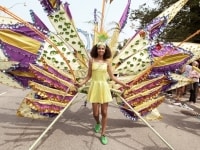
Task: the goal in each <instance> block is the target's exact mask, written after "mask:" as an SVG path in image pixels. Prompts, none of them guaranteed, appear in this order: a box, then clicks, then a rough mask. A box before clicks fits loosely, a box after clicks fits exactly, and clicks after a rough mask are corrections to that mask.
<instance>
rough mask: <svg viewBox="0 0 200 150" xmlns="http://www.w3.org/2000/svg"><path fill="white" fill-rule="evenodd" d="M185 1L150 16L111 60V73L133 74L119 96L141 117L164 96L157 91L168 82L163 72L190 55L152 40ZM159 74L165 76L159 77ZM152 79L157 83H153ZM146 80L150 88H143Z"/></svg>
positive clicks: (130, 114)
mask: <svg viewBox="0 0 200 150" xmlns="http://www.w3.org/2000/svg"><path fill="white" fill-rule="evenodd" d="M186 2H187V0H186V1H185V0H179V1H178V2H177V3H175V4H173V5H172V6H171V7H169V8H168V9H166V10H165V11H164V12H163V13H161V14H160V15H158V16H157V17H156V18H155V19H153V20H152V21H151V22H150V23H149V24H148V25H147V26H146V27H145V28H144V29H143V30H139V31H138V32H137V33H136V34H135V35H134V36H133V37H132V38H131V39H129V41H128V42H127V44H126V45H125V47H124V48H123V49H122V51H121V52H120V53H119V55H118V56H116V57H115V58H114V59H113V61H112V62H113V66H114V68H115V73H117V74H120V75H121V76H126V75H127V74H128V75H131V74H135V77H133V78H132V81H129V82H127V83H128V84H129V85H131V87H132V88H131V89H129V90H127V91H125V92H124V93H123V98H124V99H125V100H126V101H127V102H128V103H129V104H130V105H131V106H132V107H133V108H134V109H135V110H136V111H137V112H139V113H140V114H141V115H142V116H145V115H147V114H148V113H149V112H151V111H152V110H153V109H154V108H156V107H158V105H159V104H161V103H162V102H163V100H164V97H163V96H161V95H160V93H161V91H163V90H164V87H166V86H168V85H169V84H170V80H169V76H168V75H167V72H171V71H174V70H175V69H178V68H180V67H181V66H182V65H183V64H185V63H186V62H187V61H188V60H189V59H191V58H192V56H193V54H192V53H190V52H188V51H186V50H184V49H182V48H180V47H176V46H174V45H173V44H171V43H156V44H153V43H152V41H154V40H156V38H157V36H158V35H159V34H161V33H162V32H163V30H164V28H165V27H166V26H167V24H168V23H169V22H170V21H171V20H172V19H173V18H174V17H175V15H176V14H177V12H178V11H179V10H180V9H181V8H182V7H183V6H184V4H185V3H186ZM163 75H164V76H165V77H162V76H163ZM170 77H171V78H173V76H170ZM160 78H161V79H160ZM152 79H155V80H158V81H160V83H159V82H156V83H158V84H156V83H155V81H154V80H152ZM146 83H150V84H152V85H154V87H151V88H145V87H148V86H146ZM135 84H137V85H136V86H137V88H138V90H137V88H136V87H135V86H134V85H135ZM142 89H143V90H142ZM135 90H136V91H135ZM118 102H119V100H118ZM119 106H120V108H121V110H122V112H123V113H124V114H125V116H127V117H128V118H130V119H132V120H137V119H138V118H137V115H136V114H134V113H133V112H132V111H131V109H130V108H129V107H128V106H126V104H125V103H123V102H121V103H119ZM158 117H160V116H158Z"/></svg>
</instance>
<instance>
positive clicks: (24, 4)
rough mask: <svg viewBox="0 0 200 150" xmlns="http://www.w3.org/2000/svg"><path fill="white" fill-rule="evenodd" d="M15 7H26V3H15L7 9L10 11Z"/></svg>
mask: <svg viewBox="0 0 200 150" xmlns="http://www.w3.org/2000/svg"><path fill="white" fill-rule="evenodd" d="M17 5H23V6H26V2H24V3H15V4H13V5H12V6H10V7H8V9H12V8H14V7H15V6H17ZM4 14H5V13H4ZM0 16H3V15H1V12H0Z"/></svg>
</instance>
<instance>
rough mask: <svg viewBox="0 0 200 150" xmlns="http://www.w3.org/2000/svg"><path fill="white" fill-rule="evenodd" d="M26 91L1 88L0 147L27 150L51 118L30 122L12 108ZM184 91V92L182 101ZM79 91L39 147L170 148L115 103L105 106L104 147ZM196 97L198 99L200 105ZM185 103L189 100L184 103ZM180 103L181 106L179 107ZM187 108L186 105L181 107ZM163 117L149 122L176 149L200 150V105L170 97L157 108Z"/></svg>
mask: <svg viewBox="0 0 200 150" xmlns="http://www.w3.org/2000/svg"><path fill="white" fill-rule="evenodd" d="M28 92H29V90H22V89H14V88H11V87H7V86H4V85H1V86H0V110H1V111H0V118H1V119H0V139H1V140H0V150H28V149H29V148H30V147H31V145H32V144H33V143H34V142H35V141H36V140H37V139H38V137H39V136H40V135H41V134H42V133H43V131H44V130H45V129H46V128H47V127H48V126H49V124H51V122H52V121H53V118H51V119H47V120H34V119H30V118H24V117H19V116H17V115H16V111H17V109H18V107H19V105H20V103H21V102H22V100H23V98H24V97H25V96H26V94H27V93H28ZM187 99H188V95H186V96H185V100H187ZM84 101H85V95H80V96H78V97H77V99H76V100H75V101H74V103H73V104H72V105H71V107H69V109H67V110H66V111H65V112H64V114H63V115H62V116H61V118H60V119H58V121H57V122H56V123H55V124H54V126H53V127H52V128H51V129H50V130H49V131H48V132H47V133H46V134H45V136H44V137H43V138H42V139H41V141H40V142H39V143H38V144H37V146H36V147H35V149H37V150H168V149H170V148H169V147H168V146H167V145H166V143H164V142H163V141H162V140H161V139H160V138H159V137H158V136H157V135H156V134H155V133H154V132H153V131H152V130H151V129H150V128H149V127H148V126H147V125H146V124H145V123H144V122H143V121H141V120H139V121H132V120H129V119H127V118H126V117H125V116H124V115H123V114H122V113H121V112H120V111H119V108H118V107H117V106H116V105H115V103H110V104H109V112H108V126H107V136H108V140H109V143H108V145H102V144H101V143H100V140H99V136H100V134H98V133H94V132H93V125H94V120H93V116H92V113H91V105H90V104H87V105H86V107H85V106H84ZM199 101H200V100H198V103H199ZM185 104H187V103H185ZM183 106H184V107H183ZM185 106H187V107H185ZM158 110H159V112H160V114H161V115H162V119H160V120H154V121H148V123H149V124H150V125H151V127H153V129H155V130H156V131H157V132H158V133H159V135H160V136H162V138H164V139H165V140H166V141H167V143H169V144H170V145H171V146H172V147H173V148H174V149H175V150H199V149H200V116H199V113H200V107H199V105H198V104H197V105H190V104H187V105H174V104H173V103H171V98H170V97H168V96H167V97H166V99H165V101H164V102H163V103H162V104H161V105H160V106H159V107H158Z"/></svg>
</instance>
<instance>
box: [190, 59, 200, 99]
mask: <svg viewBox="0 0 200 150" xmlns="http://www.w3.org/2000/svg"><path fill="white" fill-rule="evenodd" d="M192 66H193V67H198V66H199V64H198V62H197V61H194V62H193V63H192ZM189 78H191V79H192V81H193V83H192V84H191V89H190V98H189V102H193V103H196V99H197V96H198V88H199V87H198V84H199V78H200V73H198V72H197V71H196V70H195V69H194V68H192V69H191V71H190V72H189Z"/></svg>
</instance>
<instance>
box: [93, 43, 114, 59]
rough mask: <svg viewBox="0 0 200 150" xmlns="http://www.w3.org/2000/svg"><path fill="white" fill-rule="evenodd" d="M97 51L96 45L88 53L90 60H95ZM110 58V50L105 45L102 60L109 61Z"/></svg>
mask: <svg viewBox="0 0 200 150" xmlns="http://www.w3.org/2000/svg"><path fill="white" fill-rule="evenodd" d="M97 49H98V45H97V44H96V45H94V46H93V47H92V49H91V51H90V56H91V57H92V58H97V57H98V52H97ZM111 56H112V53H111V50H110V48H109V47H108V45H106V48H105V53H104V55H103V59H104V60H106V59H109V58H111Z"/></svg>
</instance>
